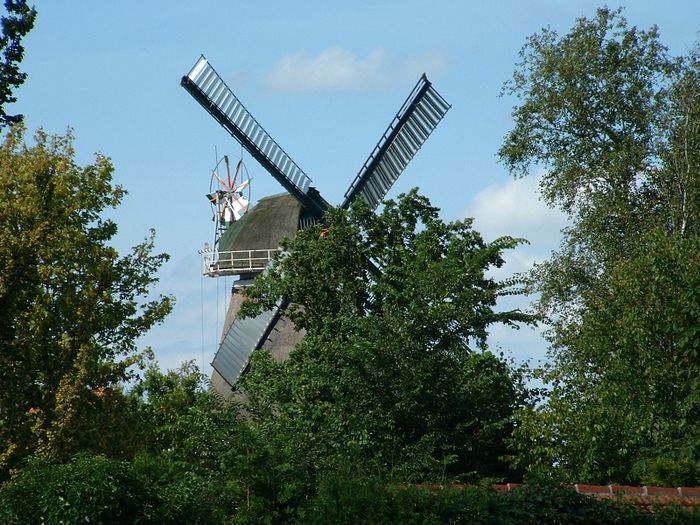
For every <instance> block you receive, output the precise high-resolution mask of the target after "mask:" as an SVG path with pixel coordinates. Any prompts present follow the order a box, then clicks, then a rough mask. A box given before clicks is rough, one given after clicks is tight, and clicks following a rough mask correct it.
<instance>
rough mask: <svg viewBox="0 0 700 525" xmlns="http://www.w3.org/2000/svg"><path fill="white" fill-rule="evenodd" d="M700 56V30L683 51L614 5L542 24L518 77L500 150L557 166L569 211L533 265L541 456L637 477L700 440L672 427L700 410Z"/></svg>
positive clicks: (508, 157)
mask: <svg viewBox="0 0 700 525" xmlns="http://www.w3.org/2000/svg"><path fill="white" fill-rule="evenodd" d="M699 58H700V55H699V52H698V47H697V46H696V47H694V48H693V49H691V50H690V51H689V52H688V54H687V55H686V56H681V57H672V56H670V54H669V52H668V50H667V49H666V48H665V47H664V46H663V44H662V43H661V40H660V36H659V33H658V31H657V29H656V28H655V27H652V28H651V29H649V30H646V31H643V30H638V29H637V28H635V27H629V26H628V24H627V21H626V20H625V19H624V17H623V16H622V13H621V11H620V10H610V9H599V10H598V11H597V13H596V15H595V16H594V17H592V18H590V19H589V18H581V19H579V20H578V21H577V22H576V24H575V26H574V27H573V28H572V30H571V31H570V32H569V33H568V34H566V35H563V36H559V35H558V34H557V33H556V32H555V31H553V30H551V29H546V30H543V31H542V32H541V33H538V34H536V35H533V36H532V37H530V38H529V39H528V41H527V43H526V44H525V46H524V47H523V50H522V52H521V62H520V64H518V66H517V69H516V71H515V74H514V76H513V79H512V80H511V81H510V82H508V83H507V84H506V87H505V93H507V94H511V95H515V96H516V97H517V98H518V104H517V105H516V107H515V109H514V111H513V117H514V127H513V130H512V131H511V132H510V133H508V135H507V136H506V137H505V140H504V143H503V146H502V147H501V150H500V152H499V153H500V156H501V159H502V160H503V162H504V163H505V164H506V166H507V167H508V168H509V169H510V170H511V171H512V172H513V173H514V174H516V175H523V174H525V173H527V171H528V170H529V169H530V168H532V167H533V166H536V167H538V168H541V169H543V170H544V174H543V177H542V183H541V190H542V195H543V197H544V199H545V200H546V202H547V203H549V204H550V205H551V206H556V207H559V208H561V209H562V210H564V211H565V212H566V213H567V214H568V216H569V221H570V222H569V224H570V225H569V226H568V227H567V228H566V229H565V230H564V231H563V241H562V244H561V247H560V249H559V250H558V251H557V252H555V253H554V254H553V255H552V258H551V259H550V260H549V261H547V262H545V263H543V264H540V265H538V266H536V268H535V270H534V272H533V274H532V276H531V285H532V288H533V289H534V290H535V291H537V292H539V293H540V300H539V304H538V306H539V310H540V313H541V314H542V315H544V316H547V317H548V318H549V320H550V322H551V327H552V329H551V331H550V332H549V335H550V340H551V342H552V349H551V353H550V357H551V361H550V364H549V366H548V368H547V371H546V374H545V377H546V378H547V379H548V380H549V381H550V382H551V385H552V392H551V397H550V399H549V401H548V403H547V404H545V405H543V406H542V407H541V408H540V410H538V411H535V412H532V413H529V415H528V416H527V418H530V419H527V418H526V420H525V421H524V422H523V424H522V425H521V427H520V431H519V432H520V434H521V437H522V438H523V439H524V441H522V442H521V443H520V446H521V447H522V450H523V452H524V455H525V456H526V457H527V458H528V459H524V460H523V463H529V464H530V465H531V466H532V467H533V468H534V466H535V465H539V467H538V468H541V469H542V471H549V473H550V474H551V472H555V471H559V472H560V474H561V475H562V476H564V477H567V478H568V479H570V480H572V481H601V482H607V481H610V480H614V481H617V482H623V481H634V480H635V479H636V480H638V479H639V476H640V474H639V472H640V471H639V469H637V470H635V468H633V467H634V466H635V465H640V464H642V463H644V462H645V461H647V460H651V459H653V458H654V457H658V456H659V455H661V454H675V453H677V454H688V453H690V451H689V450H687V449H683V452H681V450H680V449H679V448H678V447H677V446H671V442H673V441H674V439H675V438H674V436H675V435H676V433H677V432H678V430H679V428H680V426H679V425H680V421H686V422H687V423H690V422H691V421H695V423H693V425H697V420H696V419H695V418H694V417H689V418H684V417H680V413H681V412H683V413H686V414H691V413H694V411H695V409H694V408H693V407H694V406H695V401H694V400H693V398H694V395H695V394H693V392H694V387H693V386H692V384H694V383H693V382H692V381H691V382H690V383H688V382H687V381H683V382H679V381H680V377H681V376H685V375H686V374H687V370H688V369H695V367H696V366H697V364H696V363H697V361H696V360H695V358H694V357H693V356H692V352H691V353H688V352H689V349H688V344H690V343H689V341H690V340H694V336H693V335H692V334H694V332H695V330H697V328H696V325H697V318H696V317H693V315H692V314H690V315H680V314H681V310H683V309H687V312H694V311H695V309H696V308H697V304H698V303H697V299H698V298H697V297H695V295H694V294H693V293H690V295H689V291H688V289H689V287H695V288H697V282H696V277H695V273H694V271H693V270H692V268H691V267H688V266H687V265H686V262H689V261H693V260H695V257H696V247H695V244H696V239H697V235H698V225H699V222H698V216H699V215H698V211H699V210H700V191H699V190H700V177H699V176H698V175H699V168H700V90H699V89H698V87H700V67H699V66H700V61H699ZM684 261H685V262H684ZM666 272H670V273H668V274H667V273H666ZM662 298H665V299H662ZM681 298H682V299H681ZM681 300H682V304H684V306H683V307H680V304H681V303H679V301H681ZM678 308H680V309H681V310H679V309H678ZM652 316H655V317H656V320H653V319H652ZM679 352H680V354H679ZM678 355H683V356H684V357H683V358H679V357H677V356H678ZM654 363H656V364H654ZM668 389H672V390H673V391H674V394H673V395H670V392H669V391H668ZM678 403H680V405H678ZM679 411H680V412H679ZM678 418H680V419H678ZM686 430H687V428H686ZM675 443H676V445H679V443H678V442H675ZM686 444H688V442H686ZM692 457H694V458H695V459H700V456H697V453H696V452H692ZM521 459H522V458H521ZM635 472H636V473H635Z"/></svg>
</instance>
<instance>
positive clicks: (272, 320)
mask: <svg viewBox="0 0 700 525" xmlns="http://www.w3.org/2000/svg"><path fill="white" fill-rule="evenodd" d="M181 85H182V86H183V87H184V88H185V89H186V90H187V91H188V92H189V93H190V95H192V97H194V99H195V100H197V102H199V103H200V105H201V106H202V107H203V108H204V109H206V110H207V111H208V112H209V113H210V114H211V116H212V117H214V119H215V120H216V121H217V122H219V124H220V125H221V126H222V127H224V128H225V129H226V131H228V132H229V133H230V134H231V135H232V136H233V137H234V138H235V139H236V140H237V141H238V142H239V143H240V144H241V146H242V147H243V148H245V150H246V151H247V152H248V153H249V154H250V155H251V156H252V157H253V158H254V159H256V160H257V161H258V162H259V163H260V165H261V166H262V167H263V168H265V170H267V171H268V172H269V173H270V175H272V176H273V177H274V178H275V179H276V180H277V181H278V182H279V183H280V184H281V185H282V186H283V188H284V189H285V190H286V192H285V193H282V194H279V195H273V196H269V197H265V198H263V199H260V201H259V202H258V203H257V205H256V206H254V207H253V208H252V209H251V210H250V211H247V213H246V210H247V206H248V201H249V195H248V196H247V197H244V196H243V191H244V190H245V189H247V188H249V179H248V178H247V177H242V175H243V173H242V168H241V165H240V164H239V165H238V166H237V167H236V173H235V175H234V177H233V179H232V178H231V176H230V167H229V161H228V158H227V157H225V158H224V160H225V164H226V168H227V176H226V178H223V177H220V176H219V175H218V174H216V179H217V180H218V182H219V189H218V190H217V191H216V192H212V193H210V195H208V197H209V199H210V201H211V202H212V205H213V207H214V208H215V214H216V216H217V217H218V220H217V227H216V235H215V241H214V246H213V248H212V249H211V250H210V251H207V252H206V253H205V254H204V255H205V261H206V264H205V274H206V275H209V276H212V277H219V276H223V275H237V276H238V280H236V281H235V282H234V285H233V288H232V296H231V300H230V304H229V308H228V312H227V315H226V322H225V324H224V329H223V334H222V337H221V343H220V345H219V348H218V351H217V352H216V355H215V357H214V360H213V362H212V367H213V369H214V370H213V373H212V387H213V388H214V389H215V390H216V391H217V392H219V393H220V394H221V395H223V396H225V397H228V396H230V395H231V393H232V387H233V385H234V384H235V383H236V380H237V379H238V378H239V376H240V375H241V374H242V373H244V372H245V370H246V367H247V365H248V360H249V358H250V355H251V354H252V352H253V351H255V350H257V349H258V348H261V347H262V346H265V348H267V349H268V350H269V351H270V352H271V353H272V354H273V355H274V356H275V357H277V358H280V359H281V358H284V357H285V356H286V355H287V354H288V353H289V351H290V350H291V349H292V348H293V347H294V345H295V344H296V343H297V342H298V341H299V340H300V339H301V337H303V334H302V333H299V332H297V331H295V330H294V327H293V325H292V323H291V321H289V320H288V319H286V318H285V316H284V310H285V308H286V306H287V304H286V301H285V299H284V298H280V300H279V301H278V302H277V305H276V306H275V307H274V308H272V309H270V310H268V311H265V312H263V313H261V314H259V315H258V316H257V317H248V318H238V317H237V313H238V310H239V308H240V305H241V302H242V300H243V297H242V296H241V294H240V291H241V289H242V288H244V287H246V286H249V285H250V284H251V283H252V282H253V280H254V279H255V277H256V276H257V275H259V274H260V273H262V272H264V271H265V269H266V267H267V266H268V264H269V263H270V260H271V257H272V254H273V253H274V252H275V251H276V250H277V249H278V247H279V244H280V241H281V240H282V239H283V238H290V237H293V236H294V234H295V233H296V232H297V231H298V230H300V229H303V228H305V227H306V226H309V225H311V224H314V223H316V222H320V221H322V220H323V216H324V213H325V212H326V210H328V209H329V208H330V207H331V205H330V204H329V203H328V202H327V201H326V200H325V199H324V198H323V197H322V196H321V194H320V193H319V192H318V190H317V189H316V188H315V187H314V186H312V185H311V179H310V178H309V177H308V175H306V173H305V172H304V171H303V170H302V169H301V168H300V167H299V166H298V165H297V164H296V163H295V162H294V160H292V158H291V157H290V156H289V155H288V154H287V153H286V152H285V151H284V150H283V149H282V148H281V147H280V146H279V144H278V143H277V142H276V141H275V140H274V139H273V138H272V137H271V136H270V135H269V134H268V133H267V132H266V131H265V129H264V128H263V127H262V126H261V125H260V124H259V123H258V121H257V120H256V119H255V118H254V117H253V116H252V115H251V114H250V113H249V112H248V110H247V109H246V108H245V106H244V105H243V104H242V103H241V102H240V101H239V99H238V98H237V97H236V95H234V93H233V92H232V91H231V89H230V88H229V87H228V86H227V85H226V83H225V82H224V81H223V79H222V78H221V77H220V76H219V74H218V73H217V72H216V71H215V70H214V68H213V67H212V66H211V64H210V63H209V62H208V61H207V59H206V58H205V57H204V56H202V57H200V58H199V60H198V61H197V63H196V64H195V65H194V67H193V68H192V69H191V70H190V72H189V73H188V74H187V75H186V76H184V77H182V81H181ZM449 108H450V105H449V104H448V103H447V102H446V101H445V100H444V99H443V98H442V97H441V96H440V94H439V93H438V92H437V91H436V90H435V89H434V88H433V86H432V84H431V83H430V81H429V80H428V79H427V77H426V76H425V74H424V75H422V76H421V78H420V79H419V80H418V82H417V84H416V85H415V87H414V88H413V90H412V91H411V93H410V94H409V96H408V98H407V99H406V101H405V102H404V103H403V105H402V106H401V108H400V109H399V111H398V113H397V114H396V116H395V117H394V118H393V120H392V121H391V123H390V124H389V127H388V128H387V130H386V131H385V132H384V134H383V135H382V137H381V138H380V140H379V142H378V143H377V145H376V146H375V148H374V150H373V151H372V153H371V154H370V155H369V157H368V158H367V160H366V161H365V163H364V164H363V166H362V168H361V169H360V171H359V173H358V175H357V176H356V177H355V179H354V180H353V181H352V183H351V184H350V187H349V188H348V190H347V191H346V193H345V198H344V200H343V202H342V204H341V205H340V207H341V208H343V209H347V208H348V207H349V206H350V204H351V203H352V202H353V201H354V200H355V199H356V198H357V197H362V198H363V199H364V200H365V202H366V203H367V204H368V205H369V206H370V207H371V209H376V208H377V206H378V205H379V204H380V203H381V201H382V200H383V199H384V197H385V196H386V194H387V192H388V191H389V189H390V188H391V187H392V185H393V184H394V183H395V182H396V180H397V179H398V178H399V176H400V175H401V173H402V172H403V170H404V169H405V168H406V166H407V165H408V163H409V162H410V160H411V159H412V158H413V156H414V155H415V154H416V152H417V151H418V150H419V149H420V148H421V146H422V145H423V143H424V142H425V141H426V140H427V138H428V136H429V135H430V134H431V133H432V131H433V130H434V129H435V127H436V126H437V125H438V123H439V122H440V121H441V120H442V118H443V117H444V116H445V114H446V113H447V111H448V110H449ZM215 173H216V170H215ZM239 175H240V176H241V177H240V178H239Z"/></svg>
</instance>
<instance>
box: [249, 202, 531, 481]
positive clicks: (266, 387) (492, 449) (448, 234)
mask: <svg viewBox="0 0 700 525" xmlns="http://www.w3.org/2000/svg"><path fill="white" fill-rule="evenodd" d="M519 242H520V241H519V240H516V239H512V238H508V237H503V238H500V239H497V240H496V241H494V242H492V243H486V242H484V241H483V239H482V238H481V236H480V235H479V234H478V233H477V232H475V231H474V230H473V229H472V228H471V222H470V220H465V221H456V222H452V223H445V222H443V221H442V220H441V219H440V218H439V217H438V214H437V209H436V208H434V207H432V206H430V204H429V203H428V201H427V200H426V199H425V198H423V197H420V196H418V195H417V194H416V193H415V192H412V193H409V194H407V195H404V196H401V197H399V199H398V200H397V201H395V202H394V201H389V202H388V203H386V205H385V207H384V209H383V211H382V213H380V214H378V215H375V214H374V213H372V212H370V211H369V209H368V208H367V207H366V206H365V205H364V204H363V203H358V204H356V205H355V206H353V207H352V208H351V210H350V211H349V212H345V211H342V210H332V211H331V212H330V213H329V216H328V226H325V227H324V226H320V225H318V226H314V227H310V228H307V229H305V230H303V231H301V232H299V233H298V234H297V236H296V237H295V239H294V240H293V241H289V242H287V243H286V244H285V245H284V246H283V252H284V254H283V255H280V256H279V257H278V258H277V259H276V263H275V265H274V266H273V267H272V269H271V271H270V272H269V273H268V274H267V275H264V276H262V277H259V278H258V279H257V280H256V282H255V284H254V285H253V286H252V288H251V289H250V291H249V297H250V299H251V300H250V301H249V302H248V303H246V304H245V306H244V307H243V310H242V311H244V312H246V313H248V314H254V313H256V312H257V311H259V310H260V309H261V308H266V307H268V306H269V305H271V304H272V303H274V302H275V301H276V300H277V299H278V298H279V297H285V298H286V299H288V300H289V301H290V302H291V306H290V308H289V309H288V310H287V314H288V315H289V316H290V317H291V319H292V320H293V321H294V322H295V324H296V326H297V327H298V328H299V329H304V330H305V331H306V335H305V337H304V339H303V340H302V342H301V343H300V344H299V345H298V346H297V347H296V348H295V350H294V351H293V352H292V353H291V355H290V356H289V359H287V360H286V361H284V362H282V363H277V362H275V361H273V359H272V358H271V356H270V355H269V354H267V353H265V352H261V353H258V354H257V355H254V358H253V359H252V364H251V368H250V372H249V373H248V374H247V375H246V376H245V377H244V380H243V384H242V391H243V392H244V394H245V395H246V397H247V400H248V403H249V404H248V405H247V410H249V411H250V413H251V416H252V417H253V418H254V421H255V422H257V423H256V427H257V428H258V429H260V431H261V432H262V433H263V435H264V436H265V440H267V441H269V442H270V443H272V444H274V446H273V448H274V447H277V448H276V450H274V453H275V454H278V456H281V457H283V458H284V459H283V460H280V461H279V462H280V463H281V464H290V463H291V464H294V465H296V468H299V469H301V470H303V471H305V472H307V474H305V475H304V476H299V478H301V479H307V480H309V482H312V480H314V479H317V476H318V475H319V473H323V472H329V471H333V469H338V468H340V467H341V466H343V465H353V468H355V469H361V468H364V469H366V470H367V471H368V472H369V471H371V472H381V473H383V474H382V475H384V476H387V477H391V476H396V477H398V478H399V479H403V480H410V479H420V480H427V479H438V478H440V479H445V478H448V479H453V478H462V479H475V478H476V477H478V476H480V475H490V476H499V477H507V476H509V469H508V467H507V464H506V463H504V462H502V461H501V459H500V458H501V456H502V455H503V454H504V453H505V452H506V448H505V438H506V437H508V436H509V435H510V433H511V432H512V429H513V421H512V417H511V416H512V413H513V411H514V410H515V408H516V407H518V406H521V405H522V404H523V403H525V402H526V391H525V389H524V387H523V384H522V377H521V374H520V371H519V370H515V369H513V368H512V367H510V366H509V365H508V363H507V362H505V361H504V360H503V359H501V358H499V357H497V356H495V355H493V354H492V353H490V352H488V351H485V350H484V349H485V346H486V345H485V341H486V336H487V331H488V328H489V326H491V325H492V324H493V323H497V322H501V323H506V324H511V325H516V323H521V322H524V323H529V322H532V318H531V317H530V316H528V315H526V314H523V313H521V312H519V311H517V310H514V311H506V312H498V311H496V299H497V298H498V297H499V296H501V295H507V294H516V293H519V287H518V283H517V282H515V281H508V282H498V281H497V280H495V279H494V278H492V277H488V276H487V271H488V270H489V269H490V268H494V267H499V266H501V265H502V264H503V263H504V260H503V258H502V252H503V251H504V250H506V249H509V248H512V247H514V246H516V245H517V244H518V243H519ZM376 267H378V268H380V269H381V270H380V271H377V270H376V269H375V268H376Z"/></svg>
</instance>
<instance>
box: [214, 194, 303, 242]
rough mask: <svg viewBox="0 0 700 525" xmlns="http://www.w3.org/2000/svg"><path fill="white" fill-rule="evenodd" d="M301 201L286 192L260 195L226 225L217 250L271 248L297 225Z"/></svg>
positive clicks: (286, 236) (296, 228)
mask: <svg viewBox="0 0 700 525" xmlns="http://www.w3.org/2000/svg"><path fill="white" fill-rule="evenodd" d="M300 213H301V205H300V204H299V202H298V201H297V200H296V199H295V198H294V197H292V196H291V195H290V194H289V193H281V194H278V195H271V196H270V197H264V198H262V199H260V201H258V203H257V204H256V205H255V207H253V208H252V209H251V210H250V211H248V212H247V213H246V214H245V215H244V216H243V217H242V218H241V220H239V221H236V222H234V223H232V224H231V226H229V227H228V229H227V230H226V232H225V233H224V234H223V235H222V236H221V239H220V240H219V246H218V247H217V250H218V251H237V250H267V249H275V248H277V247H278V246H279V244H280V241H281V240H282V239H284V238H291V237H294V235H295V234H296V232H297V230H298V228H299V214H300Z"/></svg>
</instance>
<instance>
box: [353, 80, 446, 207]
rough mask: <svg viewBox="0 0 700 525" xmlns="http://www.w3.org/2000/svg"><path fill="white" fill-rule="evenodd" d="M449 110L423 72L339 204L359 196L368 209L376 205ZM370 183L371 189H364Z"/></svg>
mask: <svg viewBox="0 0 700 525" xmlns="http://www.w3.org/2000/svg"><path fill="white" fill-rule="evenodd" d="M449 109H450V105H449V104H448V103H447V102H446V101H445V99H443V98H442V97H441V96H440V94H439V93H438V92H437V91H435V89H434V88H433V86H432V84H431V83H430V81H429V80H428V78H427V77H426V76H425V75H423V76H422V77H421V78H420V80H419V81H418V83H417V84H416V85H415V87H414V88H413V91H411V94H410V95H409V96H408V98H407V99H406V101H405V102H404V104H403V106H401V109H399V112H398V113H397V114H396V116H395V117H394V120H392V122H391V123H390V124H389V127H388V128H387V130H386V131H385V132H384V135H382V138H381V139H380V140H379V142H378V143H377V145H376V146H375V148H374V150H373V151H372V153H371V154H370V156H369V158H368V159H367V160H366V161H365V163H364V165H363V166H362V169H360V172H359V173H358V174H357V176H356V177H355V180H354V181H353V182H352V184H351V185H350V188H349V189H348V191H347V192H346V193H345V199H344V201H343V204H342V205H341V207H342V208H347V207H348V206H350V204H351V203H352V201H353V200H354V199H355V198H356V197H357V196H358V195H362V196H363V197H364V198H365V201H367V204H369V206H370V208H372V209H375V208H376V207H377V206H379V203H380V202H381V201H382V200H383V199H384V197H385V196H386V194H387V192H388V191H389V189H390V188H391V186H393V185H394V183H395V182H396V180H397V179H398V178H399V176H400V175H401V173H402V172H403V170H404V169H405V168H406V166H407V165H408V163H409V162H410V161H411V159H412V158H413V157H414V156H415V154H416V152H417V151H418V150H419V149H420V148H421V146H422V145H423V143H424V142H425V141H426V139H427V138H428V136H429V135H430V134H431V133H432V132H433V130H434V129H435V127H436V126H437V125H438V124H439V123H440V121H441V120H442V118H443V117H444V116H445V113H447V111H448V110H449ZM394 145H395V146H394ZM382 168H383V169H382ZM380 173H382V176H380V175H379V174H380ZM375 179H376V180H375ZM373 182H375V183H378V184H373ZM370 186H372V190H371V191H365V189H366V188H367V189H369V188H370Z"/></svg>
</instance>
